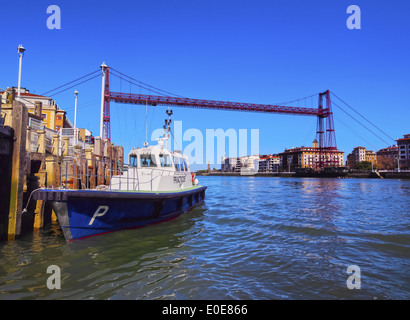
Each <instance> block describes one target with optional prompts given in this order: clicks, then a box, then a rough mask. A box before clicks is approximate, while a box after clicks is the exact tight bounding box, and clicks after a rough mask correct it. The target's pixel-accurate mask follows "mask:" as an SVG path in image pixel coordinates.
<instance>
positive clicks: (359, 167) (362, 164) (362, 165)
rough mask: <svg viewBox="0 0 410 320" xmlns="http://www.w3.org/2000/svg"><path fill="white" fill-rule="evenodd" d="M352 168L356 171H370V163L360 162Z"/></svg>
mask: <svg viewBox="0 0 410 320" xmlns="http://www.w3.org/2000/svg"><path fill="white" fill-rule="evenodd" d="M354 168H355V169H357V170H372V163H371V162H370V161H360V162H359V163H357V164H356V166H355V167H354Z"/></svg>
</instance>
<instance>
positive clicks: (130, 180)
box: [54, 156, 186, 191]
mask: <svg viewBox="0 0 410 320" xmlns="http://www.w3.org/2000/svg"><path fill="white" fill-rule="evenodd" d="M60 168H61V170H60V181H59V182H60V183H59V184H58V186H54V187H57V188H59V189H69V190H135V191H140V190H151V191H152V190H154V184H155V182H156V180H157V179H159V178H160V177H162V176H171V175H175V174H178V171H171V170H164V169H161V168H157V167H146V168H144V170H138V169H137V168H136V167H133V166H131V165H129V164H124V163H121V161H120V160H119V159H117V160H109V159H95V158H92V159H89V158H85V157H73V156H66V157H63V158H62V161H61V167H60ZM139 169H141V168H139ZM185 173H186V171H185Z"/></svg>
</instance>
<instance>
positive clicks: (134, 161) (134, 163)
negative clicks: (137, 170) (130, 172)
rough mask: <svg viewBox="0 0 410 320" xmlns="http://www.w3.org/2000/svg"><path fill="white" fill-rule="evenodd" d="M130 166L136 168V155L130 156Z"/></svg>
mask: <svg viewBox="0 0 410 320" xmlns="http://www.w3.org/2000/svg"><path fill="white" fill-rule="evenodd" d="M130 166H131V167H137V166H138V159H137V155H136V154H132V155H130Z"/></svg>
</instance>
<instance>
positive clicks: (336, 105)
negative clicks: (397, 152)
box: [332, 101, 389, 145]
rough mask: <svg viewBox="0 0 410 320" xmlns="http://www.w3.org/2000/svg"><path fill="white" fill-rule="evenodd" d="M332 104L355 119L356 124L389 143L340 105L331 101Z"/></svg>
mask: <svg viewBox="0 0 410 320" xmlns="http://www.w3.org/2000/svg"><path fill="white" fill-rule="evenodd" d="M332 104H333V105H335V106H336V107H338V108H339V109H340V110H342V111H343V112H344V113H346V114H347V115H348V116H349V117H350V118H352V119H353V120H354V121H356V122H357V123H358V124H360V125H361V126H362V127H363V128H365V129H366V130H368V131H370V132H371V133H372V134H374V135H375V136H376V137H377V138H379V139H380V140H381V141H383V142H384V143H386V144H387V145H388V144H389V143H388V142H387V141H386V140H384V139H383V138H381V137H379V136H378V135H377V134H376V133H375V132H373V131H372V130H371V129H369V128H368V127H366V126H365V125H364V124H363V123H361V122H360V121H359V120H357V119H356V118H355V117H353V116H352V115H351V114H349V113H348V112H347V111H345V110H344V109H343V108H342V107H341V106H339V105H338V104H337V103H336V102H334V101H332Z"/></svg>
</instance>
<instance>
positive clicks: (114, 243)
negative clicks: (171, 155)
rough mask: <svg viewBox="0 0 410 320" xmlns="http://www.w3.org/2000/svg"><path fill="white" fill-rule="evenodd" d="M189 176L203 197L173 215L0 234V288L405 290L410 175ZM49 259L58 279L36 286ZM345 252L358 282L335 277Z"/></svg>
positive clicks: (64, 294)
mask: <svg viewBox="0 0 410 320" xmlns="http://www.w3.org/2000/svg"><path fill="white" fill-rule="evenodd" d="M201 182H202V183H204V184H205V185H207V186H208V189H207V194H206V197H207V198H206V202H205V204H204V205H203V206H202V207H201V208H196V209H195V210H193V211H192V212H190V213H189V214H186V215H183V216H181V217H179V218H177V219H175V220H173V221H169V222H166V223H161V224H158V225H153V226H150V227H146V228H141V229H135V230H125V231H120V232H114V233H111V234H106V235H104V236H99V237H94V238H88V239H84V240H81V241H75V242H72V243H68V244H67V243H66V242H65V240H64V237H63V236H62V234H61V231H60V230H59V228H58V226H57V227H53V226H51V227H50V228H49V229H47V228H46V229H42V230H40V231H39V232H38V233H34V234H33V235H31V236H28V237H25V238H22V239H18V240H16V241H14V242H9V243H2V244H0V299H329V298H336V299H340V298H346V299H351V298H362V299H363V298H364V299H373V298H374V297H377V298H401V299H403V298H406V299H408V298H410V293H409V291H408V289H406V288H407V284H408V283H409V282H410V276H409V275H408V272H407V269H408V265H410V254H409V252H410V251H409V249H410V236H409V234H410V212H409V209H408V208H409V205H410V203H409V201H410V198H409V197H408V195H409V192H410V181H399V180H391V181H388V180H384V181H381V180H375V179H373V180H372V179H357V180H355V179H309V178H305V179H295V178H265V177H201ZM50 264H55V265H58V266H59V267H60V268H61V272H62V289H61V290H59V291H51V290H48V289H47V288H46V286H45V284H46V280H47V276H48V274H46V269H47V267H48V266H49V265H50ZM352 264H355V265H358V266H360V267H361V269H362V271H363V274H365V275H366V286H363V289H361V290H360V291H359V290H356V291H354V292H352V291H351V290H349V289H347V288H346V279H347V274H346V268H347V266H348V265H352ZM387 271H388V272H387Z"/></svg>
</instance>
